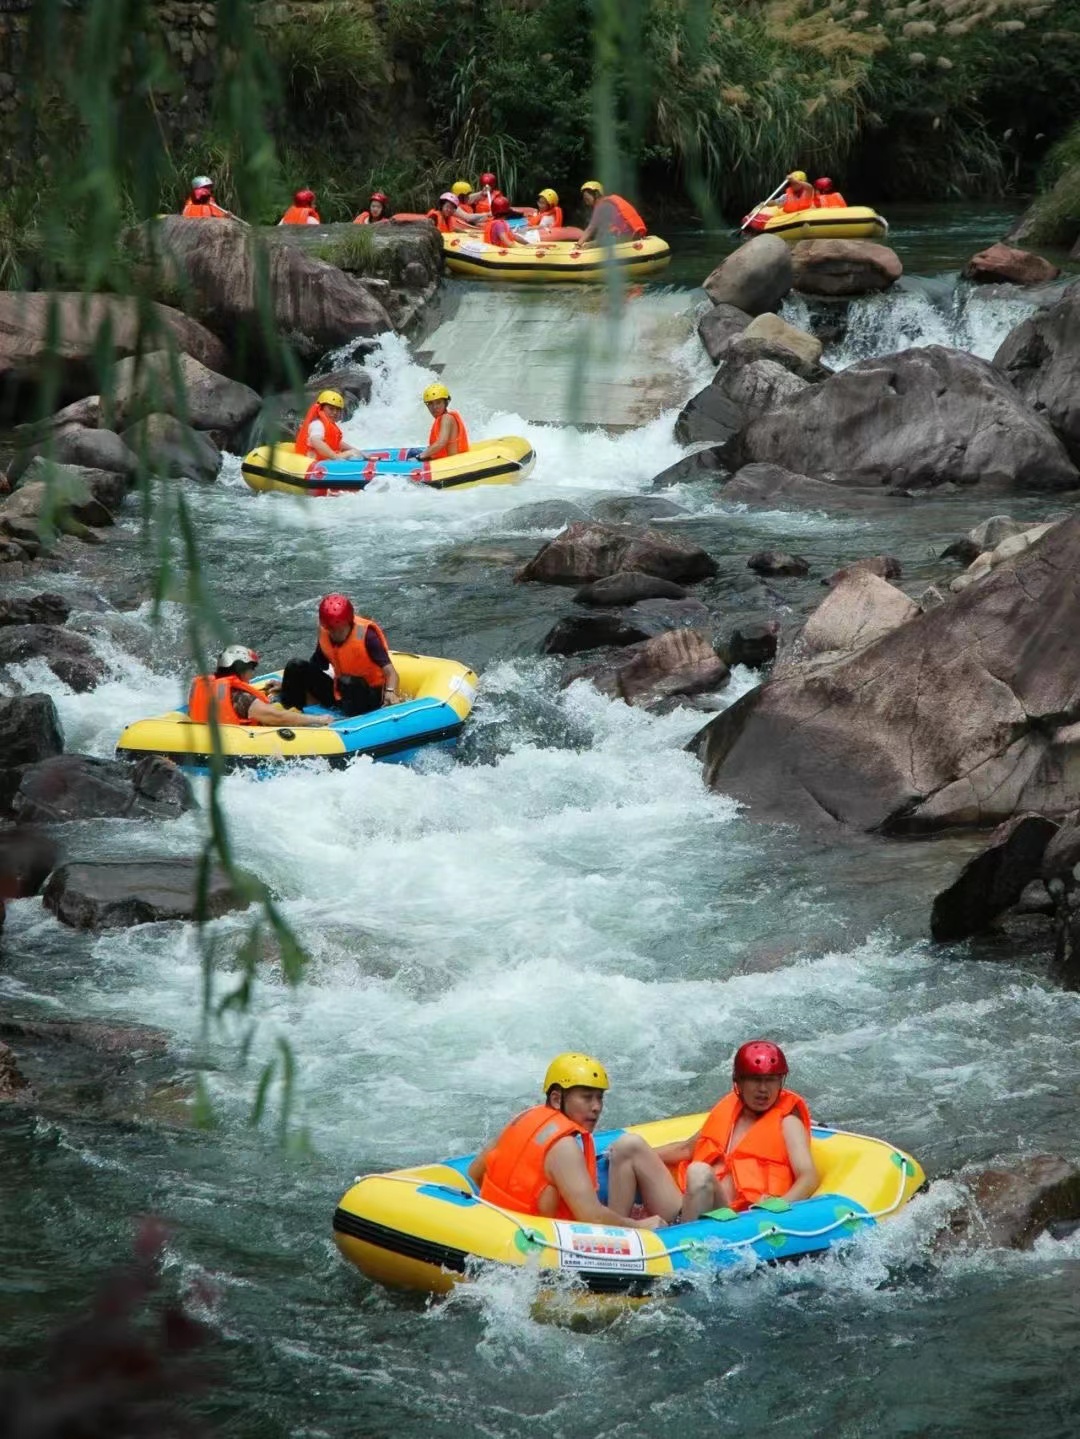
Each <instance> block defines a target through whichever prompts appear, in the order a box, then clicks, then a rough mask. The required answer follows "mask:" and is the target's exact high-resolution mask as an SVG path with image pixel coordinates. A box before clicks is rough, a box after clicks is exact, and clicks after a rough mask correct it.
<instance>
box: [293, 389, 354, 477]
mask: <svg viewBox="0 0 1080 1439" xmlns="http://www.w3.org/2000/svg"><path fill="white" fill-rule="evenodd" d="M344 413H345V399H344V397H343V396H342V395H340V394H339V393H338V391H337V390H320V391H319V393H318V394H317V395H316V397H315V402H314V404H313V405H312V406H311V408H310V409H309V410H308V412H307V414H306V415H305V416H304V420H303V423H302V424H301V426H300V428H299V429H298V430H297V432H296V439H295V441H294V442H293V443H294V445H295V448H296V453H297V454H298V455H306V456H307V457H308V459H309V460H356V459H359V458H360V451H359V450H353V449H350V448H349V446H348V445H346V444H345V443H344V442H343V440H342V436H341V425H340V424H339V423H338V422H339V421H340V419H341V417H342V415H343V414H344Z"/></svg>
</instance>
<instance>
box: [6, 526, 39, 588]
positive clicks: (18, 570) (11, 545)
mask: <svg viewBox="0 0 1080 1439" xmlns="http://www.w3.org/2000/svg"><path fill="white" fill-rule="evenodd" d="M38 548H39V547H38V546H28V545H21V544H19V542H18V541H17V540H13V539H12V538H11V536H10V535H0V565H4V566H6V567H8V568H5V570H4V578H5V579H12V578H16V577H19V576H21V575H23V574H24V573H26V572H27V571H28V570H29V567H30V565H31V564H32V562H33V555H34V554H35V553H36V552H37V549H38Z"/></svg>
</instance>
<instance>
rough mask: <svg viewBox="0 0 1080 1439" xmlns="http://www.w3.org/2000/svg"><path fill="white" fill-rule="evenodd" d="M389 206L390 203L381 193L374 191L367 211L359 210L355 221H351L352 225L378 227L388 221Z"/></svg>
mask: <svg viewBox="0 0 1080 1439" xmlns="http://www.w3.org/2000/svg"><path fill="white" fill-rule="evenodd" d="M389 204H390V201H389V200H388V199H387V198H386V196H385V195H384V194H383V192H382V191H381V190H376V191H375V193H374V195H372V197H371V199H370V200H369V201H368V207H367V209H366V210H361V212H360V214H359V215H357V217H356V219H355V220H354V221H353V224H354V225H378V224H380V223H381V222H383V221H386V220H389V219H390V216H389V215H388V214H387V207H388V206H389Z"/></svg>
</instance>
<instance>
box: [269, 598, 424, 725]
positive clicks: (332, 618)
mask: <svg viewBox="0 0 1080 1439" xmlns="http://www.w3.org/2000/svg"><path fill="white" fill-rule="evenodd" d="M398 683H399V682H398V672H397V670H396V669H395V668H394V664H393V661H392V660H391V658H390V649H389V647H388V645H387V643H386V636H385V635H384V634H383V632H382V630H381V628H380V627H379V626H378V625H377V624H376V623H375V621H374V620H369V619H367V618H366V617H365V616H364V615H358V614H357V613H356V611H355V610H354V609H353V604H352V600H350V599H349V597H348V596H347V595H326V596H324V598H323V599H322V600H321V601H320V603H319V639H318V643H317V644H316V646H315V652H314V654H312V656H311V658H310V659H309V660H300V659H296V660H290V661H289V663H288V664H287V665H286V666H285V669H284V671H283V672H282V676H281V703H282V704H283V705H289V706H295V707H296V708H297V709H300V708H302V707H303V706H304V705H305V704H317V705H322V706H323V708H324V709H336V710H340V711H341V713H342V714H346V715H363V714H370V713H371V711H372V710H377V709H379V708H380V707H381V706H383V705H395V704H397V703H398V702H399V700H400V698H401V696H400V694H399V692H398Z"/></svg>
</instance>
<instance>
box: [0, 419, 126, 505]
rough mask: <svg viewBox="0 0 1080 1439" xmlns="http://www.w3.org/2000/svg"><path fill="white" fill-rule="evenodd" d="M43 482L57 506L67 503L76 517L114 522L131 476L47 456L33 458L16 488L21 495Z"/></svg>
mask: <svg viewBox="0 0 1080 1439" xmlns="http://www.w3.org/2000/svg"><path fill="white" fill-rule="evenodd" d="M114 438H117V437H116V436H114ZM39 484H44V485H45V486H47V487H48V489H49V491H50V493H51V496H52V503H53V504H54V505H55V504H58V503H63V505H64V506H65V508H67V509H68V510H70V511H71V513H72V514H73V515H74V516H75V518H76V519H78V520H82V521H83V523H84V524H88V525H111V524H112V523H113V520H114V518H115V516H116V512H117V511H118V510H119V508H120V506H121V505H122V504H123V503H124V497H125V495H126V494H127V489H128V486H127V479H126V478H125V476H124V475H123V474H122V473H120V472H118V471H117V470H113V469H103V470H102V469H97V468H95V467H93V466H91V465H61V464H57V463H56V461H54V460H48V459H46V458H45V456H44V455H37V456H35V457H34V459H33V460H31V461H30V463H29V465H27V467H26V469H25V471H24V472H23V476H22V478H21V479H20V480H19V481H18V482H17V483H16V485H15V491H16V493H17V494H18V493H20V492H21V491H23V490H24V489H26V488H28V487H29V486H31V485H39Z"/></svg>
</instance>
